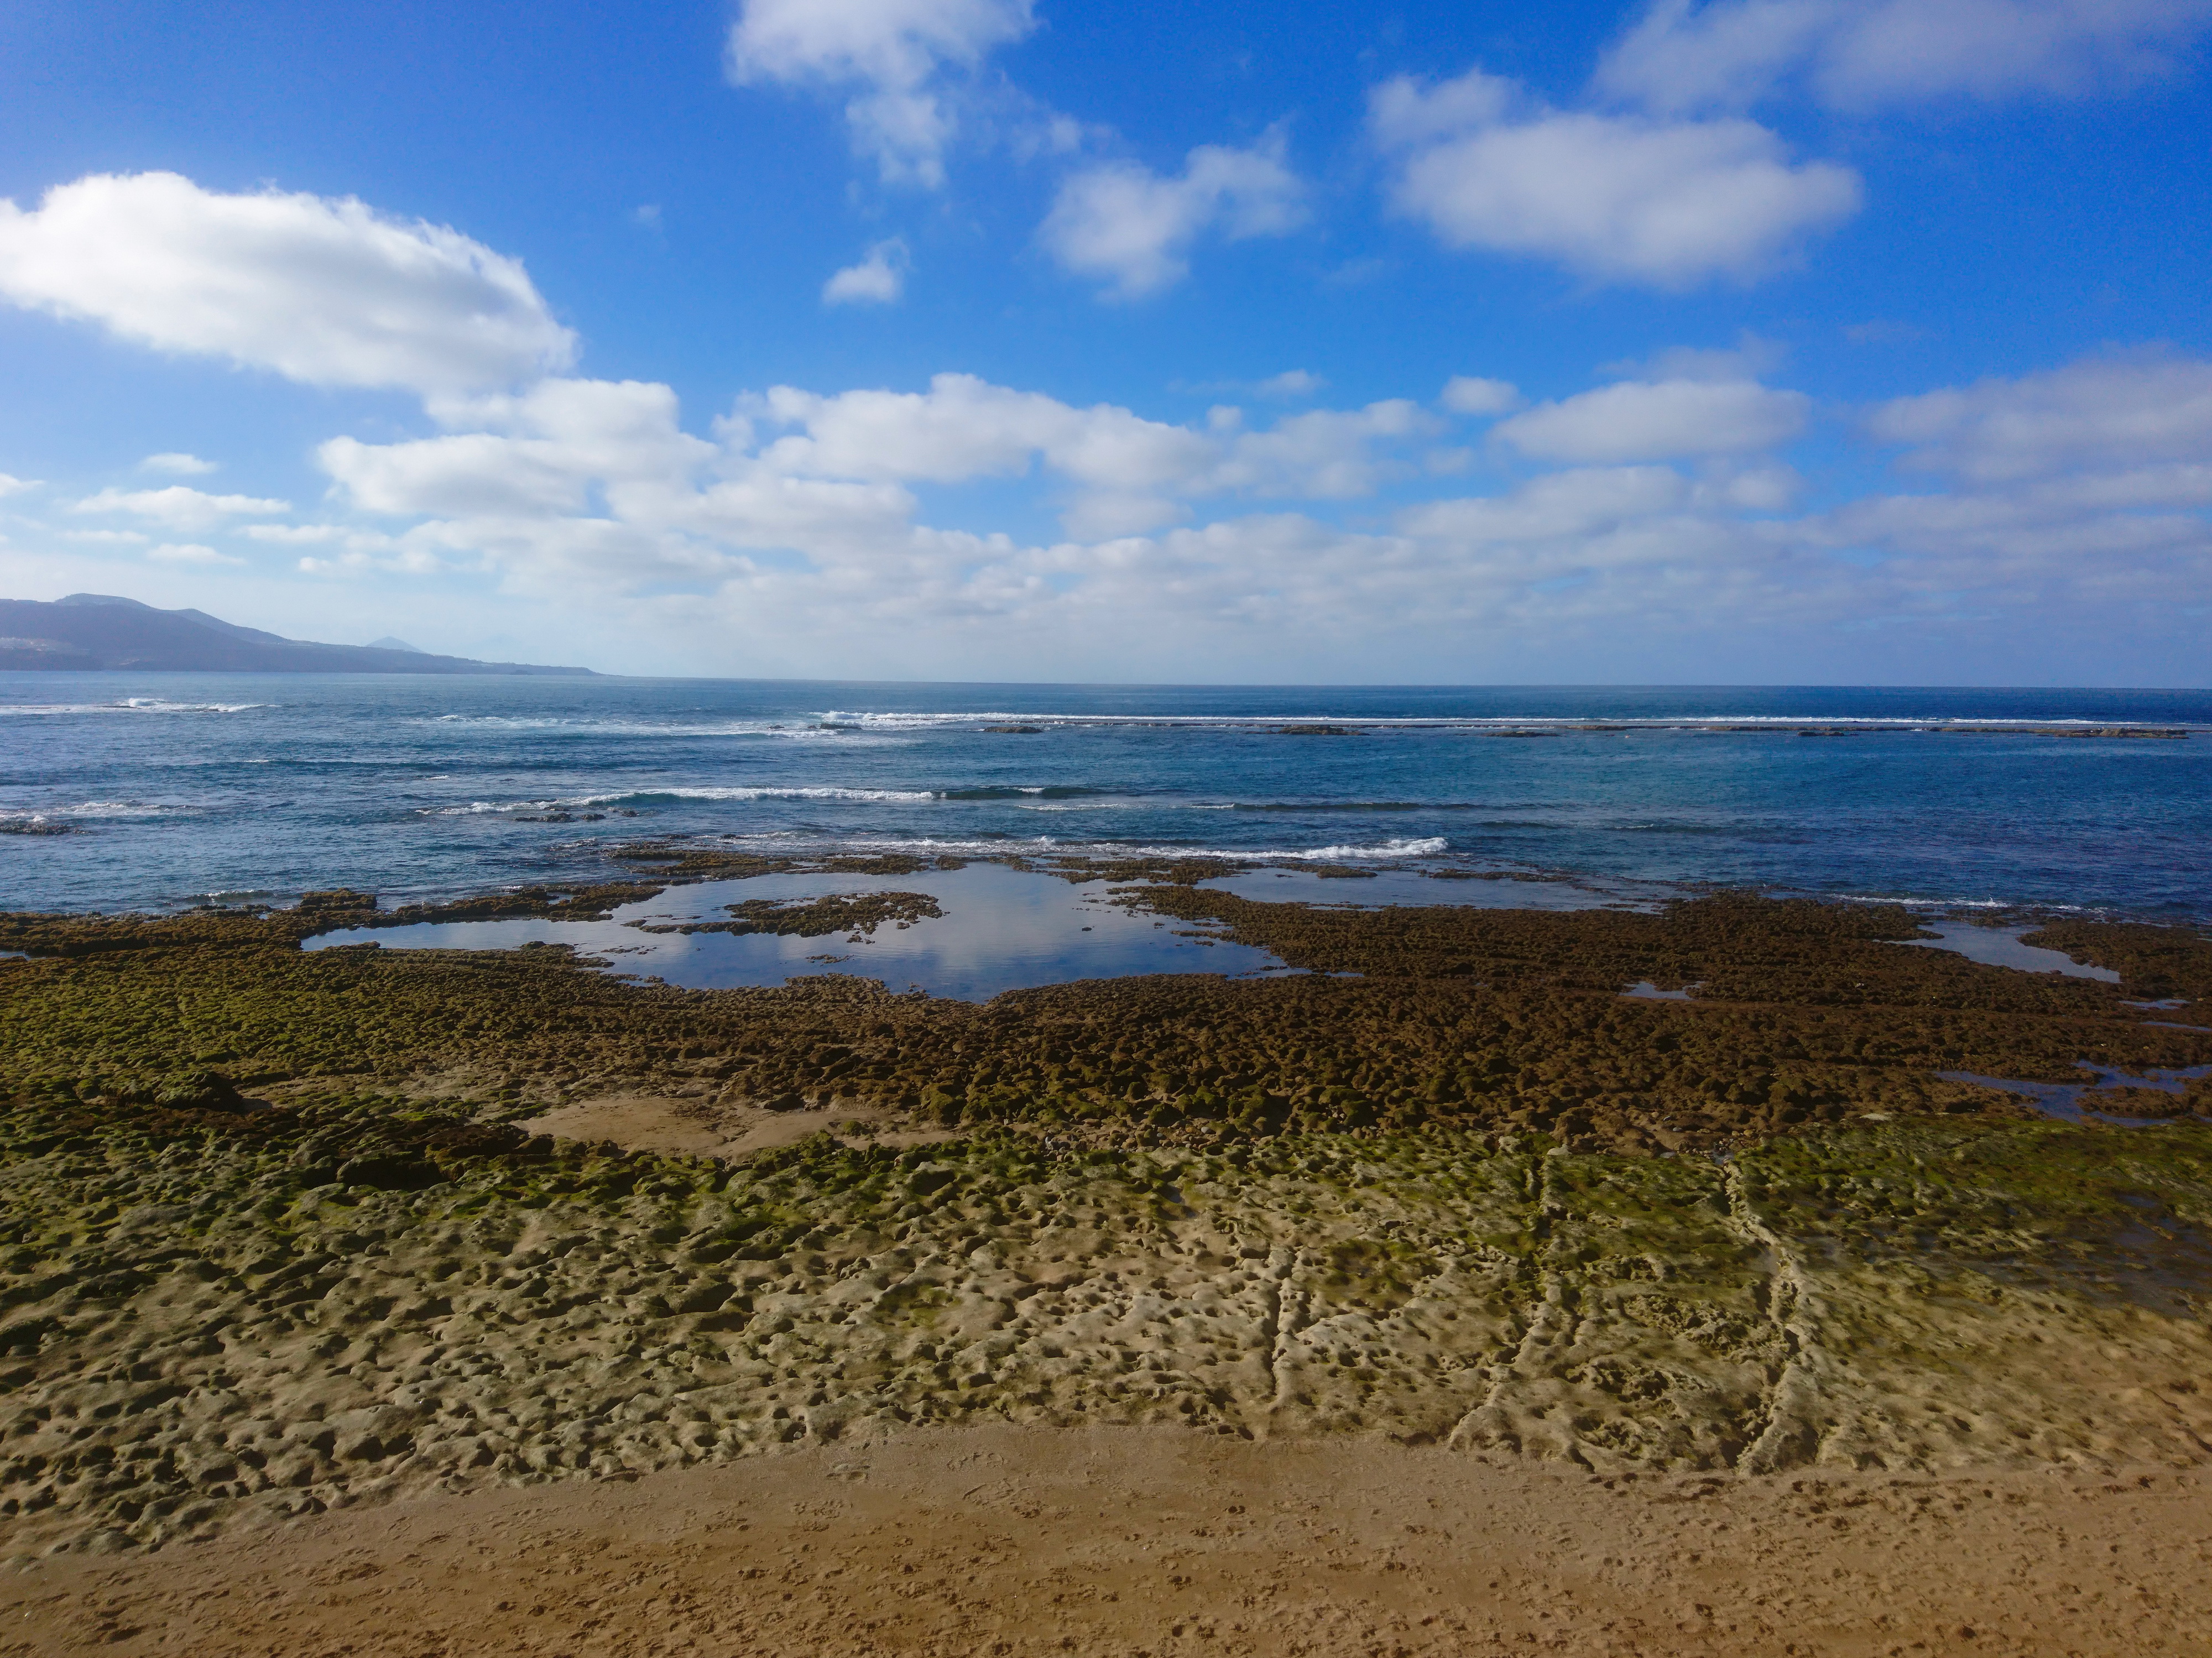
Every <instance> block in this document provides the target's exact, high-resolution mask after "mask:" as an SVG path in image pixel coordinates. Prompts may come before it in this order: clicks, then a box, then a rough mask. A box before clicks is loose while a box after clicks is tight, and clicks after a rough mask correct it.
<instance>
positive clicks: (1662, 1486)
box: [0, 1427, 2212, 1658]
mask: <svg viewBox="0 0 2212 1658" xmlns="http://www.w3.org/2000/svg"><path fill="white" fill-rule="evenodd" d="M2208 1533H2212V1490H2208V1488H2207V1486H2206V1485H2205V1484H2204V1483H2203V1480H2202V1479H2201V1478H2200V1477H2199V1476H2197V1475H2196V1474H2193V1473H2176V1472H2174V1471H2172V1470H2171V1469H2165V1468H2156V1469H2148V1470H2142V1471H2133V1472H2130V1473H2126V1474H2124V1475H2119V1476H2112V1475H2097V1476H2085V1475H2082V1474H2080V1473H2057V1472H2042V1473H2002V1474H1996V1475H1990V1476H1985V1477H1976V1478H1972V1479H1963V1478H1949V1479H1934V1478H1927V1477H1906V1478H1899V1477H1894V1476H1869V1475H1854V1474H1848V1473H1845V1474H1832V1473H1823V1474H1822V1475H1821V1476H1820V1477H1818V1478H1813V1477H1807V1476H1804V1475H1799V1476H1796V1477H1787V1476H1770V1477H1765V1478H1753V1479H1743V1478H1736V1477H1727V1476H1711V1477H1689V1476H1678V1477H1646V1478H1644V1479H1633V1478H1628V1479H1618V1478H1616V1479H1602V1478H1600V1477H1598V1476H1595V1475H1592V1474H1589V1473H1584V1472H1582V1471H1579V1470H1576V1471H1569V1472H1560V1471H1557V1470H1547V1469H1543V1468H1537V1467H1530V1466H1528V1465H1527V1464H1525V1463H1522V1464H1511V1465H1504V1466H1491V1465H1485V1464H1482V1463H1479V1462H1476V1461H1473V1460H1471V1459H1469V1458H1467V1457H1464V1456H1460V1455H1453V1454H1450V1453H1448V1452H1444V1451H1441V1450H1418V1449H1407V1448H1401V1447H1398V1446H1394V1445H1390V1444H1388V1443H1381V1442H1374V1441H1371V1440H1357V1439H1349V1440H1347V1439H1339V1440H1331V1441H1324V1442H1310V1441H1309V1442H1286V1441H1276V1442H1271V1443H1267V1444H1260V1445H1250V1444H1243V1443H1241V1442H1238V1443H1228V1442H1222V1441H1220V1440H1218V1439H1210V1438H1206V1437H1203V1436H1197V1435H1193V1434H1189V1433H1188V1432H1182V1431H1177V1430H1170V1429H1118V1430H1079V1431H1067V1430H1062V1431H1058V1432H1053V1431H1044V1430H1023V1429H1018V1428H1012V1427H992V1428H980V1429H964V1430H939V1431H927V1430H922V1431H909V1432H907V1433H903V1434H901V1435H899V1436H896V1437H894V1438H891V1439H889V1440H887V1441H880V1442H872V1443H859V1444H844V1445H833V1446H826V1447H821V1448H808V1449H805V1450H802V1451H797V1452H793V1453H789V1454H786V1455H776V1456H772V1457H764V1458H757V1459H753V1460H751V1461H747V1462H744V1463H740V1464H735V1465H732V1466H731V1467H724V1468H717V1469H711V1470H692V1471H683V1472H677V1473H664V1474H655V1475H648V1476H646V1477H645V1478H642V1479H637V1480H635V1481H634V1482H629V1483H623V1482H605V1483H592V1484H588V1485H562V1486H554V1487H540V1488H535V1489H529V1490H521V1491H487V1492H483V1493H481V1494H477V1495H471V1496H465V1497H442V1498H433V1499H430V1500H425V1501H417V1502H412V1503H403V1504H398V1505H395V1506H392V1507H387V1508H382V1509H369V1510H362V1509H355V1510H352V1511H349V1512H344V1513H337V1514H331V1515H325V1516H321V1517H319V1518H317V1519H314V1520H312V1521H303V1522H297V1523H295V1524H293V1525H291V1526H289V1527H284V1528H283V1529H280V1530H276V1531H272V1532H268V1533H261V1534H259V1535H252V1536H246V1537H240V1538H236V1539H233V1540H225V1541H222V1542H218V1543H211V1544H201V1545H193V1546H186V1547H182V1548H179V1549H173V1550H169V1551H166V1552H162V1553H161V1554H158V1555H155V1556H152V1557H149V1558H135V1559H130V1560H118V1559H103V1558H98V1557H84V1556H76V1557H71V1558H65V1559H58V1560H54V1561H51V1562H47V1563H44V1564H40V1565H39V1566H37V1567H34V1568H32V1569H30V1570H26V1571H23V1572H21V1573H18V1574H13V1575H10V1576H8V1577H7V1578H5V1579H0V1654H9V1655H13V1654H23V1655H57V1658H58V1655H64V1654H68V1655H76V1654H82V1653H86V1652H91V1651H95V1650H97V1651H100V1652H104V1653H112V1654H115V1655H117V1658H131V1655H139V1654H147V1655H150V1654H156V1653H193V1654H204V1655H216V1654H266V1655H270V1658H308V1655H322V1654H341V1653H343V1654H346V1655H350V1658H386V1655H389V1658H401V1655H405V1658H423V1655H432V1654H436V1655H442V1658H463V1655H468V1658H491V1655H503V1654H514V1655H518V1658H520V1655H530V1658H556V1655H574V1658H585V1655H600V1654H605V1655H623V1658H631V1655H636V1658H645V1655H658V1654H679V1653H680V1654H690V1655H700V1658H707V1655H724V1654H727V1655H740V1654H742V1655H747V1658H752V1655H759V1658H781V1655H790V1658H815V1655H835V1654H845V1653H854V1654H860V1653H867V1654H878V1653H880V1654H909V1653H910V1654H917V1655H920V1654H929V1655H942V1658H969V1655H974V1654H985V1653H988V1654H998V1655H1028V1654H1039V1655H1042V1654H1059V1653H1086V1654H1114V1655H1134V1654H1139V1653H1142V1654H1147V1655H1152V1658H1176V1655H1184V1654H1201V1653H1202V1654H1208V1655H1212V1654H1220V1655H1241V1654H1253V1655H1262V1654H1264V1655H1274V1654H1283V1655H1291V1654H1297V1655H1304V1658H1336V1655H1345V1658H1351V1655H1362V1658H1364V1655H1372V1654H1388V1655H1407V1658H1411V1655H1425V1654H1521V1653H1528V1652H1544V1653H1564V1654H1590V1655H1609V1658H1611V1655H1619V1658H1627V1655H1634V1654H1645V1655H1660V1654H1667V1655H1676V1654H1683V1655H1688V1654H1697V1655H1713V1658H1722V1655H1745V1658H1751V1655H1758V1658H1768V1655H1779V1654H1820V1655H1836V1658H1846V1655H1849V1658H1857V1655H1876V1654H1881V1655H1904V1654H1950V1653H1972V1654H1990V1655H1998V1654H2004V1655H2015V1654H2017V1655H2030V1654H2033V1655H2042V1654H2062V1653H2063V1654H2075V1655H2081V1658H2106V1655H2112V1658H2121V1655H2126V1658H2148V1655H2158V1654H2166V1653H2177V1654H2178V1653H2185V1652H2201V1651H2202V1650H2203V1632H2204V1631H2205V1630H2206V1629H2207V1628H2212V1572H2208V1571H2207V1570H2206V1567H2207V1565H2208V1564H2212V1548H2208V1546H2207V1544H2206V1542H2205V1539H2206V1537H2207V1535H2208Z"/></svg>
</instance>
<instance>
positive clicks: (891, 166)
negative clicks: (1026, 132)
mask: <svg viewBox="0 0 2212 1658" xmlns="http://www.w3.org/2000/svg"><path fill="white" fill-rule="evenodd" d="M1034 5H1035V0H744V4H743V5H742V7H741V9H740V10H739V12H738V20H737V21H736V22H735V23H734V24H733V25H732V27H731V29H730V39H729V51H728V68H729V73H730V78H731V79H732V81H734V82H738V84H739V85H748V84H755V83H757V82H763V81H780V82H787V83H798V84H807V83H812V84H817V85H823V86H846V87H853V88H856V90H855V92H854V96H853V98H852V99H851V100H850V101H849V102H848V103H847V105H846V106H845V114H846V118H847V120H848V122H849V123H850V124H851V126H852V132H853V143H854V148H856V149H859V150H860V152H861V153H862V154H863V155H870V156H872V157H873V158H874V159H875V161H876V163H877V166H878V168H879V169H880V171H881V173H882V175H883V177H884V180H885V181H886V182H896V181H901V180H912V181H915V182H918V183H921V184H923V185H931V186H935V185H941V184H942V183H943V182H944V181H945V161H944V155H945V147H946V146H947V145H948V144H949V143H951V140H952V137H953V135H954V133H955V131H957V127H958V125H959V115H958V112H957V96H956V93H957V88H956V85H955V82H953V81H952V80H951V76H950V75H949V73H948V71H957V70H974V69H975V67H976V66H977V65H978V64H981V62H982V60H983V58H985V57H986V56H987V54H988V53H989V52H991V51H992V50H993V49H994V48H995V47H998V46H1006V45H1008V44H1010V43H1012V42H1013V41H1016V40H1018V39H1021V38H1022V37H1023V36H1024V35H1025V34H1027V33H1029V32H1030V30H1031V29H1032V28H1034V27H1036V18H1035V17H1034V15H1032V14H1033V10H1034Z"/></svg>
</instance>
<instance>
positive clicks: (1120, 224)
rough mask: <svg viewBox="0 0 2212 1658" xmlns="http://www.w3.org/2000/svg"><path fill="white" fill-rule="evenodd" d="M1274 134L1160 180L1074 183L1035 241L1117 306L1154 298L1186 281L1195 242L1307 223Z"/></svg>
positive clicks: (1097, 171)
mask: <svg viewBox="0 0 2212 1658" xmlns="http://www.w3.org/2000/svg"><path fill="white" fill-rule="evenodd" d="M1283 148H1284V147H1283V141H1282V137H1281V135H1280V134H1279V133H1275V134H1271V135H1269V137H1267V139H1266V140H1265V141H1263V142H1262V143H1260V144H1258V145H1256V146H1255V147H1254V148H1253V149H1228V148H1225V147H1224V146H1221V145H1218V144H1202V145H1200V147H1199V148H1198V149H1194V150H1192V151H1191V152H1190V155H1189V156H1188V158H1187V159H1186V161H1184V164H1183V170H1182V173H1180V174H1178V175H1176V177H1174V178H1163V177H1161V176H1160V175H1159V174H1158V173H1155V172H1153V171H1152V169H1151V168H1150V167H1142V166H1139V164H1138V163H1136V162H1134V161H1115V162H1109V163H1108V164H1106V165H1105V166H1103V167H1091V168H1087V169H1085V170H1084V171H1082V172H1079V173H1072V174H1070V175H1069V176H1068V177H1067V178H1066V179H1064V180H1063V181H1062V182H1061V184H1060V193H1059V195H1058V196H1057V197H1055V198H1054V202H1053V206H1052V211H1051V212H1050V214H1048V216H1046V218H1045V222H1044V224H1043V227H1042V229H1040V230H1039V232H1038V237H1039V240H1042V243H1043V245H1044V247H1045V251H1046V252H1048V253H1050V254H1051V255H1052V257H1053V258H1054V259H1056V260H1058V261H1059V263H1060V265H1061V266H1062V267H1063V268H1065V269H1066V270H1070V271H1073V273H1075V274H1076V275H1077V276H1093V277H1097V278H1100V279H1102V280H1103V281H1105V282H1107V283H1108V284H1109V287H1108V289H1107V291H1108V292H1109V294H1111V295H1115V296H1116V297H1118V298H1121V299H1125V300H1127V299H1137V298H1140V297H1142V296H1143V295H1147V294H1154V293H1158V291H1159V290H1160V289H1162V288H1169V287H1171V286H1173V285H1174V284H1175V283H1176V282H1180V281H1182V278H1183V276H1185V275H1187V274H1188V271H1189V269H1190V266H1189V258H1188V256H1189V252H1190V249H1191V246H1192V244H1194V242H1195V241H1196V240H1198V239H1199V238H1200V236H1201V235H1204V234H1207V233H1208V232H1218V233H1219V234H1221V235H1223V236H1225V237H1226V238H1228V239H1229V240H1232V241H1234V240H1241V239H1243V238H1245V237H1250V236H1279V235H1283V234H1286V233H1287V232H1289V231H1291V230H1294V229H1296V228H1297V227H1298V226H1299V225H1300V224H1303V223H1304V222H1305V216H1306V210H1305V186H1304V184H1302V183H1301V182H1300V181H1299V179H1298V178H1297V174H1295V173H1292V172H1291V170H1290V168H1289V167H1286V166H1285V164H1284V161H1283Z"/></svg>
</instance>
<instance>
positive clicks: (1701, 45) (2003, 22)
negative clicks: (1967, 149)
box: [1596, 0, 2212, 113]
mask: <svg viewBox="0 0 2212 1658" xmlns="http://www.w3.org/2000/svg"><path fill="white" fill-rule="evenodd" d="M2208 25H2212V0H1942V3H1931V0H1706V3H1703V4H1698V3H1693V0H1659V3H1657V4H1655V5H1654V6H1652V7H1651V9H1650V10H1649V11H1648V12H1646V13H1645V15H1644V17H1643V19H1642V20H1641V21H1639V22H1638V24H1637V25H1636V27H1634V28H1632V29H1631V30H1630V31H1629V32H1628V33H1627V34H1626V36H1624V37H1623V38H1622V39H1621V40H1620V42H1619V44H1618V45H1616V46H1614V47H1613V50H1612V51H1611V52H1608V53H1607V55H1606V58H1605V60H1604V62H1603V63H1602V64H1601V65H1600V66H1599V69H1598V73H1597V78H1596V84H1597V86H1598V87H1599V88H1601V90H1603V91H1605V92H1607V93H1608V94H1612V95H1613V96H1614V97H1617V98H1621V99H1625V100H1631V101H1633V102H1637V103H1640V104H1642V105H1643V106H1644V107H1646V108H1648V109H1652V110H1656V111H1659V112H1666V113H1679V112H1684V111H1688V110H1695V109H1704V108H1743V107H1747V106H1750V105H1751V104H1753V103H1755V102H1757V101H1759V100H1760V99H1762V98H1765V97H1766V96H1768V95H1770V94H1774V93H1776V92H1778V91H1779V90H1782V89H1783V88H1785V87H1786V86H1788V85H1790V84H1791V83H1794V82H1799V81H1802V82H1803V83H1804V84H1805V85H1806V86H1807V87H1808V89H1809V90H1810V91H1811V92H1812V93H1813V94H1814V96H1815V97H1817V98H1818V99H1820V100H1821V101H1822V102H1824V103H1826V104H1828V105H1830V106H1833V107H1838V108H1843V109H1850V110H1863V109H1869V108H1874V107H1877V106H1884V105H1894V104H1899V103H1905V102H1911V101H1916V100H1927V99H1933V98H1941V97H1949V96H1966V97H1974V98H1984V99H1995V98H2002V97H2007V96H2010V95H2014V94H2021V93H2057V94H2083V93H2088V92H2093V91H2096V90H2099V89H2101V88H2106V87H2109V86H2112V85H2116V84H2118V85H2125V84H2129V83H2132V82H2137V81H2140V80H2142V79H2143V78H2146V77H2148V76H2157V75H2161V74H2165V73H2167V72H2170V71H2172V70H2174V69H2175V68H2177V67H2178V66H2179V62H2180V56H2181V53H2182V52H2183V50H2184V49H2185V48H2186V47H2187V46H2190V45H2191V43H2193V42H2194V41H2195V40H2196V39H2197V37H2198V36H2199V35H2201V34H2202V33H2204V31H2205V29H2206V28H2207V27H2208Z"/></svg>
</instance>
